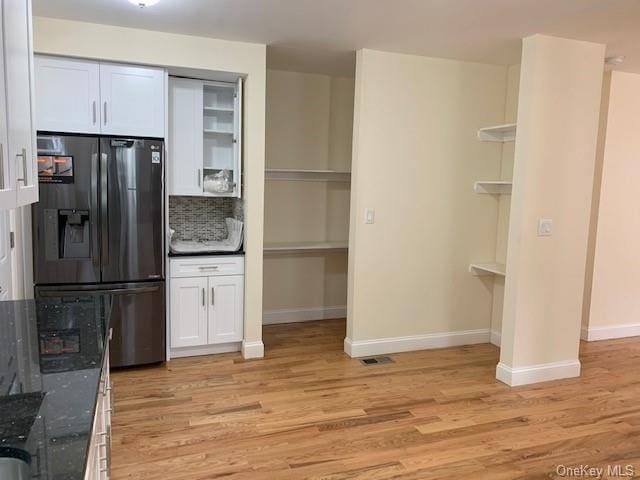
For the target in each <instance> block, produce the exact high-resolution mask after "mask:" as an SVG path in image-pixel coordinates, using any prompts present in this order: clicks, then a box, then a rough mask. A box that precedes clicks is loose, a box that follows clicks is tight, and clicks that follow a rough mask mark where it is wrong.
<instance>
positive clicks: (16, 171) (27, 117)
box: [0, 0, 38, 210]
mask: <svg viewBox="0 0 640 480" xmlns="http://www.w3.org/2000/svg"><path fill="white" fill-rule="evenodd" d="M2 9H3V11H2V38H3V49H4V51H3V60H4V62H3V64H2V67H3V69H4V80H5V84H4V88H3V89H1V90H0V95H2V96H3V97H4V98H3V102H0V108H2V111H1V112H0V113H1V114H2V115H0V116H3V117H5V118H6V137H5V130H4V128H3V127H4V125H3V123H4V118H3V120H2V121H0V143H2V146H1V148H0V153H1V154H2V159H1V161H0V164H1V165H2V168H1V169H0V200H1V203H0V209H2V210H6V209H11V208H15V207H20V206H24V205H28V204H30V203H34V202H37V201H38V168H37V162H36V159H35V151H36V147H35V128H34V122H33V115H34V112H33V95H32V92H33V82H32V80H33V75H32V72H33V53H32V52H33V50H32V30H31V2H30V0H13V1H10V2H2Z"/></svg>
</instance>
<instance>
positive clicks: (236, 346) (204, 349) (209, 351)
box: [170, 342, 241, 358]
mask: <svg viewBox="0 0 640 480" xmlns="http://www.w3.org/2000/svg"><path fill="white" fill-rule="evenodd" d="M240 348H241V344H240V342H234V343H221V344H219V345H202V346H199V347H181V348H172V349H171V356H170V358H181V357H198V356H200V355H215V354H216V353H229V352H239V351H240Z"/></svg>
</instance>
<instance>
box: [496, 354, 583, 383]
mask: <svg viewBox="0 0 640 480" xmlns="http://www.w3.org/2000/svg"><path fill="white" fill-rule="evenodd" d="M579 376H580V361H579V360H565V361H562V362H551V363H542V364H539V365H529V366H527V367H515V368H513V367H509V366H508V365H505V364H504V363H502V362H500V363H499V364H498V366H497V368H496V378H497V379H498V380H500V381H501V382H504V383H506V384H507V385H509V386H510V387H516V386H518V385H529V384H531V383H538V382H549V381H551V380H560V379H562V378H573V377H579Z"/></svg>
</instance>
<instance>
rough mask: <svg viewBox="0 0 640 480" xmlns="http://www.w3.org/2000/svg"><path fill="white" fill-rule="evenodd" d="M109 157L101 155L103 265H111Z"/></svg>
mask: <svg viewBox="0 0 640 480" xmlns="http://www.w3.org/2000/svg"><path fill="white" fill-rule="evenodd" d="M108 159H109V157H108V155H107V154H106V153H104V152H102V153H101V155H100V219H101V229H100V235H101V238H102V265H103V267H104V266H105V265H108V264H109V176H108V175H109V174H108V168H109V166H108V163H107V160H108Z"/></svg>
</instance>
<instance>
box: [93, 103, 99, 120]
mask: <svg viewBox="0 0 640 480" xmlns="http://www.w3.org/2000/svg"><path fill="white" fill-rule="evenodd" d="M96 110H97V109H96V101H95V100H94V101H93V124H94V125H95V124H96V121H97V120H98V113H97V111H96Z"/></svg>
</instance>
